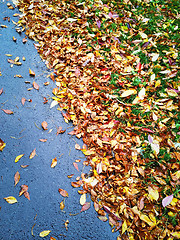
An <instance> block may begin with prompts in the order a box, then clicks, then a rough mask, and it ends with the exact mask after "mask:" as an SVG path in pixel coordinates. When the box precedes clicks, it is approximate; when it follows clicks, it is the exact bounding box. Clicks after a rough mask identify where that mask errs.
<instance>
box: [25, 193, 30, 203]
mask: <svg viewBox="0 0 180 240" xmlns="http://www.w3.org/2000/svg"><path fill="white" fill-rule="evenodd" d="M24 196H25V197H26V198H27V199H28V200H29V201H30V195H29V193H28V192H27V191H26V192H24Z"/></svg>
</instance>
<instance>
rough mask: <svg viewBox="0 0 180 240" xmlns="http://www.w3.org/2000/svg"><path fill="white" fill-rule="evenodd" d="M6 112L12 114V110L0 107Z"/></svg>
mask: <svg viewBox="0 0 180 240" xmlns="http://www.w3.org/2000/svg"><path fill="white" fill-rule="evenodd" d="M2 110H3V111H4V112H5V113H6V114H13V111H11V110H9V109H2Z"/></svg>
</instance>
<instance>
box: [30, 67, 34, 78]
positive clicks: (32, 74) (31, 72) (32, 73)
mask: <svg viewBox="0 0 180 240" xmlns="http://www.w3.org/2000/svg"><path fill="white" fill-rule="evenodd" d="M29 74H30V75H31V76H33V77H34V76H35V75H36V74H35V72H33V71H32V70H31V69H30V68H29Z"/></svg>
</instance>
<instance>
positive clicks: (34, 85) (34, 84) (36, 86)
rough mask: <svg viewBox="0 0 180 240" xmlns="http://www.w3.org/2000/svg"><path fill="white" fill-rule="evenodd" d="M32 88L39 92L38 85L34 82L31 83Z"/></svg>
mask: <svg viewBox="0 0 180 240" xmlns="http://www.w3.org/2000/svg"><path fill="white" fill-rule="evenodd" d="M33 88H34V89H36V90H39V85H38V84H37V83H36V82H35V81H34V82H33Z"/></svg>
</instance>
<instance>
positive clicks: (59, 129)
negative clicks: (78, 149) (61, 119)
mask: <svg viewBox="0 0 180 240" xmlns="http://www.w3.org/2000/svg"><path fill="white" fill-rule="evenodd" d="M65 131H66V130H62V127H59V128H58V130H57V133H56V135H58V134H60V133H64V132H65Z"/></svg>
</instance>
